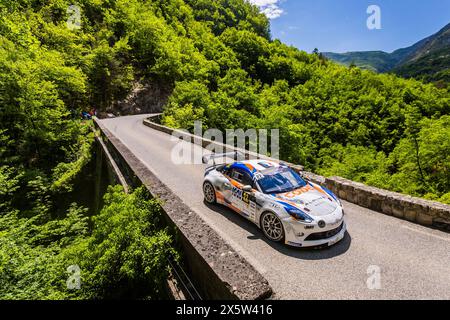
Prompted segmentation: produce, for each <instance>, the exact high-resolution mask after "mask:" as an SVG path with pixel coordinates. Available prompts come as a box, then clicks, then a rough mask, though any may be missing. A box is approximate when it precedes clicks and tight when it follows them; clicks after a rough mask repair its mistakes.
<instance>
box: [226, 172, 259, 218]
mask: <svg viewBox="0 0 450 320" xmlns="http://www.w3.org/2000/svg"><path fill="white" fill-rule="evenodd" d="M230 182H231V184H232V190H231V193H230V196H231V198H230V199H229V202H230V203H231V205H232V206H233V209H235V210H236V211H237V212H239V213H240V214H242V215H244V216H245V217H246V218H248V219H249V220H252V221H254V220H255V216H256V203H255V196H254V191H252V192H248V191H244V190H243V187H244V186H247V185H249V186H253V179H252V178H251V176H250V175H249V174H248V173H247V172H245V171H244V170H241V169H239V168H234V169H232V170H231V172H230Z"/></svg>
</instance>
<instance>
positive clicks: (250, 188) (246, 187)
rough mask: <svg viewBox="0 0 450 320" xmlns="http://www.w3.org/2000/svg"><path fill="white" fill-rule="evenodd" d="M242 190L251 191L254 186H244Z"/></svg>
mask: <svg viewBox="0 0 450 320" xmlns="http://www.w3.org/2000/svg"><path fill="white" fill-rule="evenodd" d="M242 190H243V191H245V192H251V191H252V190H253V188H252V186H244V187H243V188H242Z"/></svg>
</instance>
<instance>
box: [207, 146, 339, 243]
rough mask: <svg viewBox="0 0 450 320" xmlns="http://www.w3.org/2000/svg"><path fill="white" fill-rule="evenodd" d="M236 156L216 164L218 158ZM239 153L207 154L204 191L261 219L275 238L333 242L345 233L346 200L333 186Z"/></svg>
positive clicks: (210, 200)
mask: <svg viewBox="0 0 450 320" xmlns="http://www.w3.org/2000/svg"><path fill="white" fill-rule="evenodd" d="M224 157H233V161H232V162H231V163H226V162H225V163H221V164H216V161H215V159H216V158H222V159H223V158H224ZM237 158H238V155H237V154H234V155H231V154H213V155H210V156H205V157H203V162H204V163H206V164H208V163H210V161H211V160H213V165H212V166H208V167H207V169H206V172H205V177H204V182H203V194H204V198H205V201H206V202H207V203H209V204H215V203H218V204H222V205H225V206H227V207H229V208H231V209H232V210H234V211H235V212H237V213H239V214H240V215H242V216H244V217H245V218H247V219H248V220H250V221H252V222H253V223H255V224H256V225H257V226H258V227H259V228H260V229H261V230H262V231H263V233H264V235H265V236H266V237H267V238H268V239H269V240H271V241H274V242H282V243H285V244H287V245H290V246H296V247H312V246H323V245H325V246H327V245H328V246H331V245H334V244H335V243H337V242H339V241H340V240H342V239H343V238H344V234H345V231H346V223H345V221H344V210H343V207H342V204H341V202H340V200H339V199H338V198H337V197H336V195H334V194H333V192H331V191H330V190H328V189H327V188H325V187H322V186H320V185H318V184H315V183H312V182H310V181H307V180H305V179H303V178H302V176H301V175H300V174H299V173H297V172H296V171H294V170H293V169H291V168H290V167H288V166H287V165H285V164H283V163H278V162H274V161H269V160H242V161H236V160H237Z"/></svg>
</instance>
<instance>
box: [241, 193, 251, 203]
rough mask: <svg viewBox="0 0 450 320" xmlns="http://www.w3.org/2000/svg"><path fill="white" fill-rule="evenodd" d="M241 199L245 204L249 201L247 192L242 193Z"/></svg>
mask: <svg viewBox="0 0 450 320" xmlns="http://www.w3.org/2000/svg"><path fill="white" fill-rule="evenodd" d="M242 201H244V203H246V204H249V203H250V196H249V194H248V193H247V192H244V193H243V194H242Z"/></svg>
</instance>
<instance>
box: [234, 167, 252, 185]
mask: <svg viewBox="0 0 450 320" xmlns="http://www.w3.org/2000/svg"><path fill="white" fill-rule="evenodd" d="M231 178H232V179H234V180H236V181H237V182H239V183H241V184H243V185H244V186H252V187H253V185H254V184H253V179H252V177H251V176H250V175H249V174H248V173H247V172H244V171H241V170H239V169H233V171H232V172H231Z"/></svg>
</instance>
